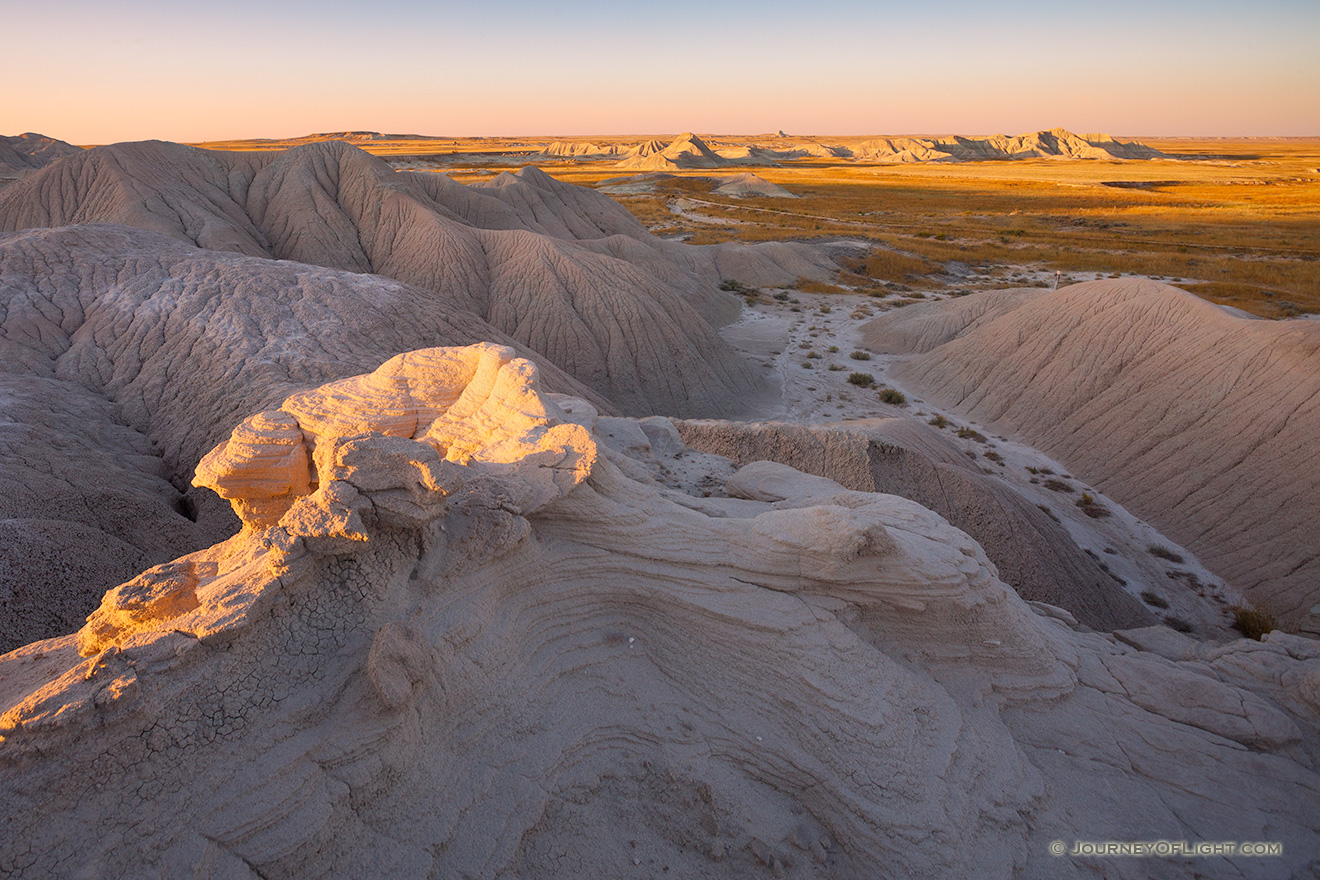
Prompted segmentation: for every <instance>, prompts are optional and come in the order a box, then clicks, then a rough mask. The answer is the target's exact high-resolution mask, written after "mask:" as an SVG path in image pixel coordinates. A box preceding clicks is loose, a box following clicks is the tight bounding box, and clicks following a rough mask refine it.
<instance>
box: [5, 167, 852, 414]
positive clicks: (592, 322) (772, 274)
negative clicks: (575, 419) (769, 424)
mask: <svg viewBox="0 0 1320 880" xmlns="http://www.w3.org/2000/svg"><path fill="white" fill-rule="evenodd" d="M92 222H104V223H121V224H126V225H130V226H136V227H138V228H141V229H147V230H151V231H153V232H159V233H161V234H163V235H168V236H171V237H173V238H176V239H179V240H182V241H186V242H189V243H191V244H194V245H196V246H198V247H201V248H206V249H210V250H220V251H232V252H236V253H241V254H247V255H249V256H257V257H274V258H277V259H283V260H296V261H298V262H301V263H309V264H313V265H318V266H325V267H328V268H333V269H341V270H345V271H350V272H359V273H375V274H378V275H386V276H388V277H390V278H394V279H396V280H398V281H402V282H404V283H406V284H409V285H413V286H415V287H420V288H424V289H426V290H429V291H431V292H432V293H433V294H434V296H435V300H436V302H437V303H438V304H441V305H442V306H443V307H444V308H447V309H451V310H452V309H455V308H460V309H464V310H467V311H468V312H470V313H472V314H473V315H475V316H478V317H480V318H481V319H483V320H484V321H486V322H488V323H489V324H490V325H493V326H494V327H496V328H497V329H499V330H500V331H501V332H503V333H505V334H507V335H508V336H509V337H512V338H513V339H516V340H518V341H519V342H521V343H523V344H524V345H527V346H528V347H530V348H531V349H533V350H534V351H536V352H537V353H539V354H540V355H542V356H544V358H545V359H547V360H548V361H549V362H551V363H554V364H556V365H558V366H559V367H561V368H562V369H563V370H565V371H566V372H568V373H569V374H570V375H572V376H573V377H574V378H576V379H577V380H579V381H580V382H582V383H583V384H585V385H586V386H588V387H590V388H593V389H595V390H596V391H597V392H599V393H601V394H603V395H605V396H607V397H608V398H609V399H610V400H611V401H613V402H614V403H615V404H617V405H618V406H620V407H622V408H623V409H624V410H626V411H628V412H631V413H638V414H646V413H651V412H664V413H668V414H677V415H691V416H713V415H726V414H728V413H730V412H733V411H737V410H738V409H739V408H740V407H741V406H742V405H743V401H744V400H746V399H747V397H748V396H749V395H750V394H752V393H754V392H755V391H756V389H757V387H758V385H759V381H760V380H759V379H758V378H757V377H756V376H755V375H754V374H753V373H752V371H751V370H750V369H749V368H748V367H747V366H746V365H745V364H744V363H743V362H742V361H741V360H740V359H739V358H738V357H737V356H736V355H735V354H734V353H733V352H732V350H731V349H729V348H728V346H727V345H725V344H724V343H723V342H722V341H721V340H720V339H719V337H718V336H716V335H715V333H714V331H713V329H712V328H711V326H710V324H711V323H717V324H718V323H723V322H727V321H729V320H732V319H733V318H734V317H736V315H737V313H738V309H739V307H740V302H739V301H738V300H737V298H736V297H733V296H731V295H729V294H726V293H723V292H721V291H720V290H718V284H719V282H720V281H721V280H724V279H726V278H728V277H730V276H727V275H725V274H724V273H725V272H726V271H738V272H740V273H741V274H742V275H744V276H746V277H738V279H737V280H739V281H742V282H744V283H750V284H758V285H759V284H766V283H779V284H784V283H789V282H790V281H791V280H794V279H796V278H798V277H800V276H803V275H806V276H808V277H823V275H824V274H826V273H827V272H828V271H829V261H828V260H827V259H826V258H825V257H823V256H821V255H820V254H818V253H817V252H816V251H814V250H813V249H810V248H807V247H805V246H801V245H791V244H780V245H777V246H774V247H757V248H747V247H743V246H740V245H732V246H730V245H723V246H719V247H708V248H699V249H698V248H686V247H685V246H683V245H680V244H676V243H673V242H664V241H660V240H659V239H656V238H655V237H654V236H651V235H649V234H648V233H647V232H646V230H645V229H644V228H643V227H642V226H641V224H640V223H638V222H637V220H636V219H635V218H634V217H633V216H632V215H631V214H629V213H628V211H627V210H625V209H624V208H623V207H622V206H620V205H619V204H618V203H617V202H615V201H613V200H612V199H610V198H608V197H607V196H604V195H601V194H599V193H596V192H594V191H592V190H590V189H585V188H582V187H575V186H570V185H567V184H564V183H560V182H559V181H556V180H554V179H553V178H551V177H549V176H548V175H546V174H544V173H542V172H540V171H538V170H536V169H535V168H525V169H523V170H522V171H520V172H518V173H517V174H502V175H500V176H499V177H497V178H495V179H494V180H491V181H488V182H486V183H484V184H481V185H479V186H472V187H465V186H462V185H460V184H458V183H455V182H453V181H451V180H449V179H448V178H446V177H444V176H443V175H437V174H426V173H412V172H395V171H392V170H391V169H390V167H389V166H388V165H386V164H385V163H384V162H382V161H381V160H379V159H376V158H374V157H372V156H370V155H368V154H367V153H365V152H363V151H361V150H360V149H358V148H356V147H353V146H351V145H349V144H345V143H342V142H333V141H332V142H325V143H315V144H308V145H304V146H299V147H296V148H294V149H291V150H287V151H285V152H280V153H273V152H272V153H220V152H210V151H206V150H198V149H194V148H191V147H184V146H180V145H178V144H169V143H162V142H145V143H137V144H117V145H113V146H110V147H100V148H97V149H93V150H88V151H86V152H84V153H82V154H80V155H78V156H74V157H71V158H69V159H66V160H64V161H62V162H59V163H57V164H55V165H53V166H51V167H49V168H46V169H43V170H42V171H39V172H37V173H35V174H32V175H30V176H28V177H27V178H25V179H23V180H21V181H19V182H18V183H15V184H13V185H11V186H9V187H7V188H6V189H5V190H3V191H0V229H4V230H18V229H25V228H32V227H49V226H64V225H68V224H75V223H92Z"/></svg>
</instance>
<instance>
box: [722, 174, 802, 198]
mask: <svg viewBox="0 0 1320 880" xmlns="http://www.w3.org/2000/svg"><path fill="white" fill-rule="evenodd" d="M721 181H722V182H721V183H720V185H719V186H717V187H715V189H714V190H713V192H716V193H718V194H719V195H722V196H733V197H734V198H739V199H746V198H765V199H796V198H797V196H795V195H793V194H792V193H791V192H789V191H788V190H786V189H784V188H783V187H782V186H780V185H779V184H777V183H771V182H770V181H768V180H766V179H765V178H764V177H761V176H760V175H757V174H752V173H751V172H750V171H749V172H746V173H745V174H735V175H734V176H732V177H726V178H721Z"/></svg>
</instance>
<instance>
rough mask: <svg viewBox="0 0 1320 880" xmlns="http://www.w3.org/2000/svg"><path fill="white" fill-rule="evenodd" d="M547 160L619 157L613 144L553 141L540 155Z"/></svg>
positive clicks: (616, 147) (617, 150) (617, 149)
mask: <svg viewBox="0 0 1320 880" xmlns="http://www.w3.org/2000/svg"><path fill="white" fill-rule="evenodd" d="M540 155H541V156H543V157H545V158H547V159H608V158H610V157H612V156H618V155H619V148H618V146H617V145H615V144H607V145H604V146H602V145H600V144H592V143H588V142H586V141H554V142H553V143H551V144H550V145H549V146H547V147H546V148H545V149H543V150H542V151H541V153H540Z"/></svg>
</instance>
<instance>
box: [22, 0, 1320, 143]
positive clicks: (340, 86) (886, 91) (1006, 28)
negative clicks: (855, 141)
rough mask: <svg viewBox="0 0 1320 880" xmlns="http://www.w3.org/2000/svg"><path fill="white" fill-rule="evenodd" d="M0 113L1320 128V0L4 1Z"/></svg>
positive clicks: (26, 126)
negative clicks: (896, 0)
mask: <svg viewBox="0 0 1320 880" xmlns="http://www.w3.org/2000/svg"><path fill="white" fill-rule="evenodd" d="M5 5H6V6H8V7H9V8H8V9H7V10H6V11H5V12H4V15H3V16H2V18H3V20H4V22H5V31H6V32H7V35H8V37H9V39H7V40H6V50H5V54H6V61H7V62H8V63H7V66H8V68H9V70H10V71H11V73H10V76H9V80H8V82H9V85H8V86H7V87H6V88H5V93H4V95H3V97H0V134H17V133H19V132H23V131H37V132H41V133H43V134H48V135H52V136H54V137H58V138H61V139H64V140H67V141H71V142H74V143H79V144H92V143H106V142H110V141H121V140H139V139H145V138H162V139H166V140H175V141H200V140H215V139H230V138H244V137H289V136H295V135H301V134H307V133H311V132H320V131H338V130H345V129H366V130H376V131H391V132H417V133H422V134H435V135H456V136H457V135H513V134H543V135H553V134H592V133H617V134H625V133H676V132H680V131H684V130H694V131H706V132H729V133H756V132H766V131H774V130H776V129H783V130H785V131H787V132H789V133H800V134H807V133H812V134H899V133H908V134H911V133H960V134H993V133H995V132H1004V133H1008V134H1017V133H1020V132H1024V131H1034V130H1037V129H1041V128H1052V127H1054V126H1063V127H1065V128H1069V129H1072V130H1074V131H1079V132H1092V131H1103V132H1109V133H1111V134H1118V135H1137V136H1140V135H1145V136H1156V135H1180V134H1181V135H1220V136H1234V135H1320V48H1318V47H1320V2H1316V0H1258V2H1254V3H1250V2H1221V0H1195V2H1191V0H1174V2H1160V3H1159V5H1158V8H1152V7H1151V5H1150V4H1148V3H1147V2H1144V0H1143V2H1129V0H1088V2H1073V0H1053V2H1048V3H1044V2H1040V0H1031V2H1027V0H1022V2H1016V0H1014V2H1000V3H996V2H993V0H976V2H973V0H912V2H907V3H903V4H891V3H888V2H875V0H872V2H864V0H817V2H814V3H809V2H806V0H797V2H781V0H700V2H698V0H665V2H653V3H650V4H646V5H641V4H637V5H633V4H620V3H618V2H617V0H615V2H608V3H607V2H596V0H564V2H558V3H552V2H544V0H542V2H528V0H486V2H482V3H476V2H464V3H451V2H443V0H442V2H422V0H398V2H395V3H393V4H390V5H389V6H388V8H389V9H390V12H388V13H382V12H379V11H375V10H373V9H371V8H369V7H368V5H367V4H366V3H363V2H346V0H317V2H311V0H223V2H213V3H208V4H185V3H180V2H178V0H169V2H165V0H123V2H113V0H110V2H107V0H50V2H42V0H36V2H30V3H23V4H22V5H21V6H20V5H19V4H18V2H17V0H6V3H5Z"/></svg>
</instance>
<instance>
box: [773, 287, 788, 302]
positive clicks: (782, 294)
mask: <svg viewBox="0 0 1320 880" xmlns="http://www.w3.org/2000/svg"><path fill="white" fill-rule="evenodd" d="M775 299H777V300H779V301H780V302H787V301H788V294H787V293H786V292H784V291H782V290H781V291H779V292H778V293H776V294H775Z"/></svg>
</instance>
